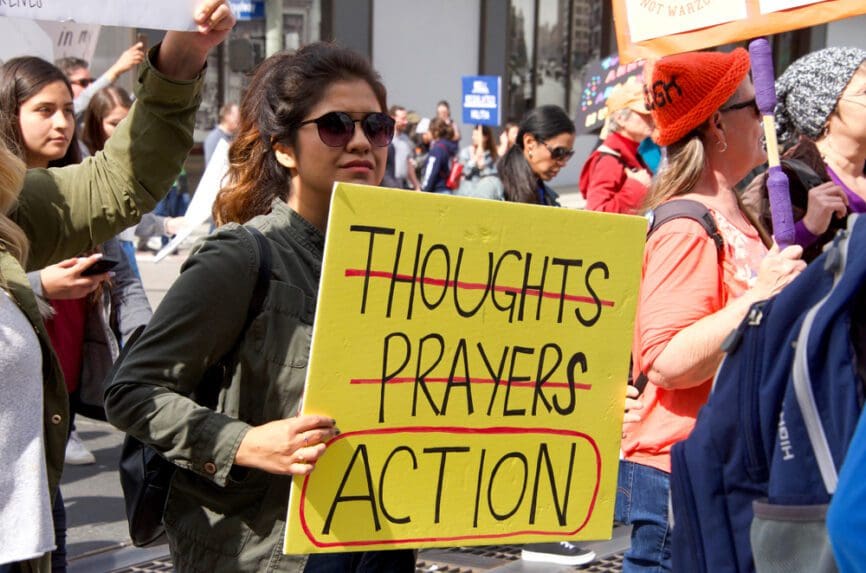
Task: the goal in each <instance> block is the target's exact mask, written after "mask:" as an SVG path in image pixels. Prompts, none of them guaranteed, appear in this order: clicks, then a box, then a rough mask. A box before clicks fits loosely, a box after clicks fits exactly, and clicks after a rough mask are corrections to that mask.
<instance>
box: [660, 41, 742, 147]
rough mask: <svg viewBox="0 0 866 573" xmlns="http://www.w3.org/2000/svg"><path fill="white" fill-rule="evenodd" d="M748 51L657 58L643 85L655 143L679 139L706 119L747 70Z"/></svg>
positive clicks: (666, 143)
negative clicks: (645, 84)
mask: <svg viewBox="0 0 866 573" xmlns="http://www.w3.org/2000/svg"><path fill="white" fill-rule="evenodd" d="M749 65H750V64H749V53H748V52H747V51H746V50H744V49H743V48H737V49H736V50H734V51H733V52H730V53H722V52H688V53H685V54H676V55H673V56H667V57H664V58H662V59H660V60H659V61H658V62H656V63H655V66H654V67H653V71H652V83H650V84H648V85H647V86H646V105H647V107H648V108H649V109H650V110H651V111H652V116H653V120H654V121H655V125H656V130H655V133H654V134H653V139H654V140H655V142H656V143H658V144H659V145H670V144H671V143H675V142H676V141H679V140H680V139H682V138H683V137H684V136H686V135H687V134H688V133H689V132H690V131H692V130H693V129H695V128H696V127H698V126H700V125H701V124H702V123H704V122H705V121H706V120H707V119H709V118H710V116H711V115H713V113H714V112H715V111H716V110H717V109H719V108H720V107H721V106H722V104H724V103H725V102H726V101H728V99H729V98H730V97H731V96H732V95H734V92H735V91H737V87H738V86H739V85H740V83H741V82H742V81H743V78H745V77H746V74H748V73H749Z"/></svg>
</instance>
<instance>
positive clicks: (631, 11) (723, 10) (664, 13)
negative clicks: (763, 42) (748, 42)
mask: <svg viewBox="0 0 866 573" xmlns="http://www.w3.org/2000/svg"><path fill="white" fill-rule="evenodd" d="M795 1H796V0H795ZM625 3H626V7H627V14H628V26H629V30H630V32H631V41H632V42H643V41H644V40H651V39H653V38H660V37H662V36H669V35H671V34H678V33H680V32H686V31H689V30H697V29H698V28H706V27H708V26H715V25H717V24H724V23H725V22H732V21H734V20H740V19H743V18H745V17H746V16H747V15H748V11H747V2H746V0H625Z"/></svg>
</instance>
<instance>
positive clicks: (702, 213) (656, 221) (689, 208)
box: [646, 199, 725, 257]
mask: <svg viewBox="0 0 866 573" xmlns="http://www.w3.org/2000/svg"><path fill="white" fill-rule="evenodd" d="M647 219H649V224H648V227H647V233H646V237H647V239H649V238H650V237H651V236H652V234H653V233H655V232H656V231H658V230H659V227H661V226H662V225H664V224H665V223H668V222H670V221H673V220H674V219H691V220H692V221H697V222H698V223H699V224H700V225H701V227H703V228H704V230H705V231H706V232H707V235H709V237H710V238H711V239H712V240H713V242H714V243H716V251H717V252H718V254H719V257H721V256H722V252H723V248H724V246H725V241H724V239H723V238H722V234H721V233H720V232H719V227H718V226H717V225H716V220H715V219H713V215H712V213H710V210H709V209H707V207H706V206H705V205H704V204H703V203H701V202H699V201H693V200H691V199H674V200H672V201H667V202H666V203H662V204H661V205H659V206H658V207H656V208H655V209H653V210H652V211H649V212H648V213H647Z"/></svg>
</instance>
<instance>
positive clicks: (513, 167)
mask: <svg viewBox="0 0 866 573" xmlns="http://www.w3.org/2000/svg"><path fill="white" fill-rule="evenodd" d="M574 132H575V129H574V123H573V122H572V121H571V119H570V118H569V117H568V114H567V113H565V111H563V109H562V108H561V107H559V106H555V105H543V106H541V107H537V108H535V109H533V110H532V111H530V112H529V113H528V114H526V117H524V118H523V121H521V122H520V130H519V131H518V132H517V140H516V141H515V142H514V145H513V146H511V149H509V150H508V151H507V152H506V153H505V155H503V156H502V158H501V159H500V160H499V163H497V165H496V169H497V171H498V172H499V178H500V179H501V180H502V185H503V187H504V188H505V200H506V201H513V202H516V203H538V197H537V195H536V192H535V189H536V187H537V186H538V175H537V174H536V173H535V172H533V171H532V166H531V165H530V164H529V162H528V161H527V160H526V157H524V155H523V136H524V135H526V134H527V133H529V134H531V135H532V136H533V137H534V138H535V139H536V140H538V141H540V142H543V141H547V140H548V139H551V138H553V137H556V136H557V135H560V134H563V133H574Z"/></svg>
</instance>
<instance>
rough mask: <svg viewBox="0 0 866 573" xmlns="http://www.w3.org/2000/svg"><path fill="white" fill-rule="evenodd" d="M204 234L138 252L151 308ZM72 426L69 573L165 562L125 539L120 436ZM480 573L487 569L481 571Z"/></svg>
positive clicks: (87, 422)
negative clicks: (161, 253) (78, 451)
mask: <svg viewBox="0 0 866 573" xmlns="http://www.w3.org/2000/svg"><path fill="white" fill-rule="evenodd" d="M558 191H559V192H560V194H561V201H562V203H563V206H566V207H571V208H580V207H582V206H583V198H582V197H581V196H580V194H579V193H577V192H576V189H560V190H558ZM206 232H207V227H206V226H202V227H201V228H200V229H198V230H197V232H196V233H194V234H193V237H192V238H191V239H190V240H189V241H188V242H187V243H185V244H184V245H183V246H182V247H181V249H180V251H179V252H178V253H177V254H174V255H170V256H168V257H167V258H165V259H163V260H162V261H160V262H158V263H156V262H154V261H153V254H152V253H139V255H138V257H137V261H138V266H139V270H140V272H141V277H142V282H143V283H144V287H145V291H146V292H147V297H148V299H149V301H150V304H151V306H152V307H153V308H156V307H157V306H158V305H159V303H160V301H161V300H162V299H163V297H164V296H165V293H166V292H167V291H168V289H169V287H171V285H172V283H173V282H174V280H175V278H176V277H177V276H178V274H179V272H180V267H181V265H182V264H183V261H184V260H185V259H186V256H187V255H188V253H189V249H190V246H191V245H192V244H193V243H194V241H195V240H196V239H197V238H198V237H201V236H203V235H204V234H205V233H206ZM76 427H77V430H78V433H79V435H80V437H81V438H82V441H83V442H84V444H85V445H86V446H87V448H88V449H89V450H90V451H91V452H93V454H94V455H95V456H96V463H95V464H92V465H84V466H71V465H70V466H66V469H65V470H64V474H63V480H62V482H61V490H62V492H63V497H64V500H65V502H66V508H67V524H68V533H67V553H68V561H69V572H70V573H108V572H110V571H117V570H121V569H123V568H126V567H130V566H132V565H134V564H138V563H143V562H147V561H153V560H158V561H159V560H162V561H165V557H166V556H167V555H168V548H167V547H166V546H165V545H159V546H156V547H152V548H147V549H138V548H135V547H132V545H131V542H130V541H129V536H128V532H127V524H126V517H125V511H124V506H123V493H122V491H121V488H120V482H119V481H118V477H117V463H118V460H119V458H120V447H121V444H122V442H123V434H122V433H121V432H119V431H118V430H116V429H114V428H113V427H112V426H111V425H110V424H107V423H105V422H100V421H97V420H91V419H88V418H84V417H81V416H79V417H77V418H76ZM622 537H623V533H622V532H621V531H620V532H619V534H618V536H617V538H616V539H615V542H613V543H608V544H604V543H596V544H592V545H593V549H595V550H596V552H597V553H599V555H600V556H607V555H613V554H615V553H617V552H620V551H622V549H623V539H622ZM626 546H627V543H626ZM442 553H443V551H442V550H432V551H430V552H428V553H427V554H426V556H427V558H428V560H432V561H433V562H437V561H441V560H440V559H435V558H436V557H437V556H439V554H442ZM454 555H456V554H454V552H453V551H452V552H451V557H449V558H450V559H451V561H453V560H454ZM467 555H468V554H467ZM467 555H457V557H460V558H462V559H470V560H471V558H473V557H472V555H468V556H467ZM421 557H425V552H422V554H421ZM510 558H513V556H511V557H510ZM443 559H444V557H443ZM458 562H459V560H458ZM476 566H477V565H476ZM431 567H432V568H431V569H430V570H436V565H432V566H431ZM483 569H487V570H489V569H491V568H490V567H483ZM154 570H155V569H154ZM159 570H163V569H159ZM476 570H480V569H476ZM505 570H509V571H532V570H538V571H541V570H544V571H551V569H550V568H549V567H545V568H542V569H533V567H532V566H530V565H529V564H523V565H520V564H519V561H518V563H514V562H512V563H511V564H510V565H508V566H507V567H506V569H505ZM568 570H572V569H568Z"/></svg>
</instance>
